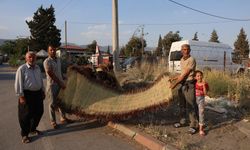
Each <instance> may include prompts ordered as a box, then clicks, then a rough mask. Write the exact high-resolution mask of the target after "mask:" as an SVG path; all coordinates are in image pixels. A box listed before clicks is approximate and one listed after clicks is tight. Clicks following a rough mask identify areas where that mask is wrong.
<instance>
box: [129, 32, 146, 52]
mask: <svg viewBox="0 0 250 150" xmlns="http://www.w3.org/2000/svg"><path fill="white" fill-rule="evenodd" d="M143 40H144V41H143V42H144V44H143V45H144V47H146V46H147V43H146V40H145V39H143ZM125 55H126V56H142V40H141V38H139V37H136V36H133V37H132V38H130V40H129V41H128V43H127V44H126V49H125Z"/></svg>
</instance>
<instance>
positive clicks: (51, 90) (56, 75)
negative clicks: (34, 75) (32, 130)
mask: <svg viewBox="0 0 250 150" xmlns="http://www.w3.org/2000/svg"><path fill="white" fill-rule="evenodd" d="M48 54H49V57H48V58H46V59H45V60H44V62H43V66H44V70H45V72H46V76H47V88H46V95H47V98H48V100H49V115H50V122H51V125H52V127H53V128H54V129H56V128H58V125H57V123H56V115H55V109H56V108H58V110H59V113H60V117H61V118H60V121H61V122H62V123H70V122H72V121H71V120H69V119H67V118H66V116H65V113H64V112H63V110H61V108H59V107H58V106H57V96H58V94H59V91H60V89H61V88H62V89H65V88H66V87H65V84H64V81H63V76H62V72H61V62H60V59H57V58H56V48H55V47H54V46H53V45H49V46H48Z"/></svg>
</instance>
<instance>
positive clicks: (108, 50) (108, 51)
mask: <svg viewBox="0 0 250 150" xmlns="http://www.w3.org/2000/svg"><path fill="white" fill-rule="evenodd" d="M107 53H108V54H111V53H110V47H109V45H108V49H107Z"/></svg>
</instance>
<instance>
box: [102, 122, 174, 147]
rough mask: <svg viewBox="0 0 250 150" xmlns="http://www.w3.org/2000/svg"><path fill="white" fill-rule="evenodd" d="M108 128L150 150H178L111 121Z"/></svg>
mask: <svg viewBox="0 0 250 150" xmlns="http://www.w3.org/2000/svg"><path fill="white" fill-rule="evenodd" d="M107 126H109V127H111V128H113V129H116V130H119V131H120V132H122V133H124V134H125V135H127V136H128V137H130V138H131V139H134V140H135V141H137V142H138V143H140V144H142V145H143V146H145V147H147V148H149V149H150V150H177V149H176V148H175V147H173V146H172V145H167V144H165V143H163V142H161V141H159V140H157V139H155V138H153V137H151V136H149V135H147V134H144V133H141V132H138V131H136V130H133V129H130V128H128V127H126V126H124V125H122V124H118V123H113V122H111V121H110V122H108V125H107Z"/></svg>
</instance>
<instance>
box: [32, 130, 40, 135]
mask: <svg viewBox="0 0 250 150" xmlns="http://www.w3.org/2000/svg"><path fill="white" fill-rule="evenodd" d="M30 133H31V134H32V135H42V134H43V133H42V132H41V131H39V130H34V131H31V132H30Z"/></svg>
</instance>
